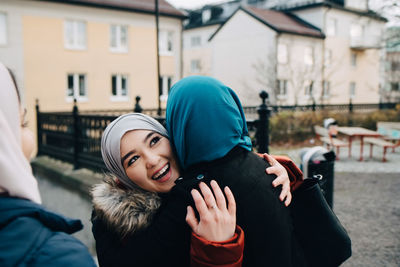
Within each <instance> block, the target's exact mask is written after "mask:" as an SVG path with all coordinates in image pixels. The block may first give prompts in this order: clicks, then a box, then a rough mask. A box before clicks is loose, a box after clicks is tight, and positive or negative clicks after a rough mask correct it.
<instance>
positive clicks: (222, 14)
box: [185, 0, 240, 30]
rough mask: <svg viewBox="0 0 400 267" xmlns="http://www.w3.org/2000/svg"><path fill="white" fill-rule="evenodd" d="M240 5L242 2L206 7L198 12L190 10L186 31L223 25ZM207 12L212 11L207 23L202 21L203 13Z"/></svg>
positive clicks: (234, 0) (237, 0)
mask: <svg viewBox="0 0 400 267" xmlns="http://www.w3.org/2000/svg"><path fill="white" fill-rule="evenodd" d="M239 5H240V0H233V1H228V2H223V3H220V4H215V5H205V6H203V7H202V8H199V9H196V10H188V13H189V19H188V23H187V24H186V25H185V30H188V29H193V28H198V27H204V26H210V25H216V24H222V23H224V22H225V21H226V20H227V19H228V18H229V17H230V16H231V15H232V14H233V13H234V12H235V11H236V10H237V8H238V7H239ZM205 10H210V11H211V17H210V19H209V20H208V21H206V22H204V21H203V20H202V12H204V11H205Z"/></svg>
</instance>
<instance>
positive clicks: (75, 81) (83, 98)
mask: <svg viewBox="0 0 400 267" xmlns="http://www.w3.org/2000/svg"><path fill="white" fill-rule="evenodd" d="M70 76H72V77H73V80H72V81H73V85H72V87H73V88H72V93H73V94H72V95H68V92H69V91H70V87H69V77H70ZM80 76H83V77H84V89H85V95H83V96H81V95H80V89H81V88H80V83H79V78H80ZM88 94H89V92H88V81H87V74H86V73H77V72H69V73H67V90H66V101H67V102H72V101H73V100H74V99H76V101H78V102H87V101H88V100H89V97H88Z"/></svg>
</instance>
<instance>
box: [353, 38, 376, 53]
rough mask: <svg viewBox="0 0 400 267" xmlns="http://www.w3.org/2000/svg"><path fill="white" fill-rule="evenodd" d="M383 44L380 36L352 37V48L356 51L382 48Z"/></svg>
mask: <svg viewBox="0 0 400 267" xmlns="http://www.w3.org/2000/svg"><path fill="white" fill-rule="evenodd" d="M381 42H382V41H381V37H380V36H378V35H367V36H352V37H350V48H352V49H355V50H364V49H371V48H380V47H381V46H382V45H381Z"/></svg>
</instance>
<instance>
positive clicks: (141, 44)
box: [0, 0, 185, 127]
mask: <svg viewBox="0 0 400 267" xmlns="http://www.w3.org/2000/svg"><path fill="white" fill-rule="evenodd" d="M100 2H101V4H96V3H100ZM96 3H95V2H93V1H84V0H80V1H63V2H62V3H61V2H60V1H50V0H49V1H37V0H2V1H1V2H0V23H1V24H0V61H2V62H3V63H4V64H5V65H7V66H9V67H10V69H12V70H13V71H14V72H15V74H16V76H17V80H18V83H19V85H20V87H21V89H20V90H21V92H22V95H23V100H24V103H25V105H26V106H27V107H28V114H29V118H28V119H29V120H30V122H31V127H34V125H35V116H34V106H35V100H36V99H38V100H39V103H40V108H41V110H44V111H69V110H71V109H72V105H73V99H74V98H75V99H77V102H78V106H79V109H80V110H98V109H130V108H133V106H134V98H135V97H136V96H137V95H140V96H141V99H142V100H141V105H142V107H144V108H157V106H158V97H159V92H158V79H157V48H156V47H157V43H156V23H155V12H154V1H152V0H147V1H139V0H122V1H118V3H117V2H116V1H112V0H104V1H98V2H96ZM159 12H160V17H159V54H160V76H161V85H162V88H161V97H160V98H161V104H162V105H165V101H166V98H167V95H168V89H169V87H170V86H171V84H172V83H173V82H175V81H177V80H179V79H180V78H181V76H182V71H181V55H182V48H181V43H182V42H181V39H182V19H184V18H185V16H184V14H183V13H182V12H181V11H179V10H177V9H175V8H174V7H172V6H171V5H170V4H168V3H167V2H166V1H164V0H160V1H159Z"/></svg>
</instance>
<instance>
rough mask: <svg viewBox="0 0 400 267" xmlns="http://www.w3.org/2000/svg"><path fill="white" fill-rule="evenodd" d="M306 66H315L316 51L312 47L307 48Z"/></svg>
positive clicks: (305, 55) (305, 54) (305, 53)
mask: <svg viewBox="0 0 400 267" xmlns="http://www.w3.org/2000/svg"><path fill="white" fill-rule="evenodd" d="M304 64H306V65H307V66H312V65H313V64H314V50H313V48H312V47H306V48H305V51H304Z"/></svg>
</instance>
